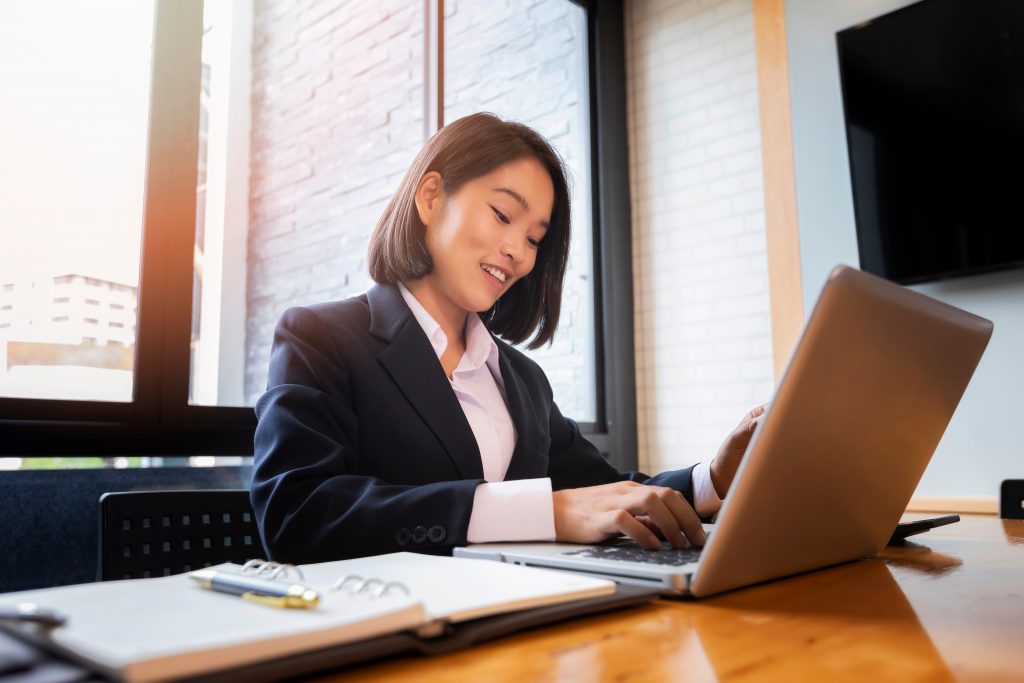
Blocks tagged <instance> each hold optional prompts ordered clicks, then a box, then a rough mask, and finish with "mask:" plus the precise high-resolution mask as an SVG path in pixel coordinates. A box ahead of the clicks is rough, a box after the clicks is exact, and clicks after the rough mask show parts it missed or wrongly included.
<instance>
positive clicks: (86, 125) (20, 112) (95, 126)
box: [0, 0, 153, 286]
mask: <svg viewBox="0 0 1024 683" xmlns="http://www.w3.org/2000/svg"><path fill="white" fill-rule="evenodd" d="M152 27H153V3H152V2H151V1H150V2H146V1H143V0H116V1H113V0H103V1H102V2H81V1H80V0H77V1H72V0H61V1H57V0H4V1H3V2H0V280H2V281H11V280H16V279H21V278H24V277H32V276H35V277H37V278H39V277H42V278H48V277H50V276H52V275H58V274H62V273H70V272H76V273H81V274H83V275H90V276H93V277H99V278H102V279H106V280H113V281H115V282H122V283H124V284H128V285H132V286H136V285H137V284H138V268H139V248H140V236H141V232H142V225H141V220H142V199H143V195H142V193H143V186H144V180H145V178H144V175H145V154H146V132H147V124H148V118H149V116H148V112H149V80H150V60H151V44H152V33H153V28H152Z"/></svg>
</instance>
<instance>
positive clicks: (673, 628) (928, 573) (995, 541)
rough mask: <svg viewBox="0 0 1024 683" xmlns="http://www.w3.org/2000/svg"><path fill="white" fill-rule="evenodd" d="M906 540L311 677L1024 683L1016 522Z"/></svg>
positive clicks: (1023, 546) (965, 523) (1023, 583)
mask: <svg viewBox="0 0 1024 683" xmlns="http://www.w3.org/2000/svg"><path fill="white" fill-rule="evenodd" d="M921 516H923V515H916V518H919V517H921ZM913 518H915V516H910V515H908V517H907V519H913ZM916 538H917V539H919V540H917V541H916V542H914V543H908V544H907V546H906V547H902V548H888V549H886V550H885V552H884V553H883V554H882V556H881V557H880V558H874V559H869V560H862V561H859V562H854V563H850V564H846V565H842V566H839V567H835V568H832V569H828V570H825V571H819V572H812V573H810V574H805V575H803V576H799V577H794V578H790V579H786V580H782V581H776V582H773V583H769V584H765V585H763V586H758V587H754V588H748V589H745V590H741V591H735V592H733V593H729V594H726V595H722V596H718V597H716V598H711V599H708V600H702V601H692V600H660V601H658V602H655V603H652V604H651V605H649V606H645V607H639V608H634V609H631V610H627V611H623V612H617V613H613V614H609V615H606V616H602V617H595V618H591V619H584V620H579V621H574V622H570V623H567V624H561V625H555V626H550V627H548V628H544V629H540V630H536V631H531V632H529V633H525V634H522V635H517V636H512V637H508V638H503V639H500V640H497V641H494V642H491V643H487V644H484V645H481V646H478V647H476V648H473V649H471V650H468V651H465V652H460V653H456V654H453V655H448V656H444V657H436V658H423V657H403V658H400V659H397V660H395V661H390V662H382V663H378V664H372V665H368V666H363V667H357V668H354V669H348V670H345V671H343V672H342V673H338V674H332V675H330V676H325V677H324V678H323V680H329V681H339V682H340V681H393V680H415V681H417V682H419V681H451V682H453V683H455V682H458V683H463V682H465V681H486V682H487V683H495V682H497V681H597V680H606V681H630V682H632V681H668V680H680V681H787V682H789V681H797V682H799V681H827V682H828V683H835V682H837V681H905V682H911V681H930V682H932V681H936V682H937V681H959V680H964V681H1000V682H1001V681H1024V521H1010V520H1006V521H1003V520H999V519H997V518H995V517H991V516H984V515H972V516H966V515H965V516H964V518H963V520H962V521H961V522H960V523H959V524H954V525H952V526H948V527H943V528H941V529H936V530H934V531H931V532H928V533H927V534H924V535H922V536H918V537H916Z"/></svg>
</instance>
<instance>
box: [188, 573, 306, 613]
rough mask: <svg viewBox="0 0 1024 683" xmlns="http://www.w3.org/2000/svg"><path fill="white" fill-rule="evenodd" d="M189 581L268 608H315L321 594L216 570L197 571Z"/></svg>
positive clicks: (301, 587) (190, 575) (281, 583)
mask: <svg viewBox="0 0 1024 683" xmlns="http://www.w3.org/2000/svg"><path fill="white" fill-rule="evenodd" d="M189 578H191V579H192V580H193V581H195V582H196V583H198V584H199V585H200V586H202V587H203V588H205V589H207V590H212V591H217V592H218V593H228V594H229V595H237V596H239V597H240V598H242V599H243V600H249V601H250V602H256V603H259V604H261V605H269V606H271V607H298V608H307V609H308V608H311V607H316V606H317V604H319V602H320V595H319V594H318V593H317V592H316V591H315V590H313V589H312V588H306V587H305V586H302V585H300V584H297V583H286V582H284V581H276V580H274V579H262V578H257V577H255V576H242V575H240V574H232V573H231V572H223V571H217V570H215V569H199V570H197V571H194V572H192V573H190V574H189Z"/></svg>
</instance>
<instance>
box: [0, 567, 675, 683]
mask: <svg viewBox="0 0 1024 683" xmlns="http://www.w3.org/2000/svg"><path fill="white" fill-rule="evenodd" d="M243 566H247V567H248V568H247V569H246V570H245V571H244V572H243V571H242V567H243ZM301 569H302V573H303V574H304V575H305V579H303V581H302V583H303V584H306V583H308V584H309V587H311V590H317V591H318V592H319V594H320V601H319V605H318V606H317V607H316V608H315V609H291V610H272V611H268V610H265V609H264V608H263V607H262V606H259V605H254V604H252V603H251V602H250V601H247V600H225V599H222V598H223V596H219V597H211V595H210V593H209V591H206V590H202V589H201V588H200V587H198V586H196V585H195V579H194V578H192V577H190V576H188V575H172V576H166V577H160V578H154V579H129V580H125V581H108V582H101V583H93V584H83V585H79V586H62V587H60V588H53V589H41V590H37V591H25V592H22V593H14V594H8V595H5V596H3V598H4V599H3V600H0V609H2V608H5V607H6V608H14V607H16V606H17V604H18V603H23V602H33V603H36V604H41V605H47V606H50V607H53V608H54V609H59V610H60V612H61V614H64V615H66V616H67V621H66V622H65V623H64V624H63V625H62V626H54V627H52V628H45V629H40V628H39V625H38V624H36V623H31V622H28V623H26V622H25V621H24V620H20V619H0V632H12V633H15V634H17V635H18V636H19V637H23V638H25V639H26V640H28V641H29V642H31V643H33V644H35V645H38V646H39V647H41V648H45V649H48V650H51V651H53V652H57V653H59V654H62V655H68V656H73V657H74V658H75V659H76V660H78V661H81V662H84V663H87V664H88V665H89V666H91V667H93V668H94V669H95V670H97V671H100V672H102V673H104V674H105V675H107V676H109V677H112V678H117V679H118V680H122V681H125V682H126V683H158V682H161V681H167V680H172V679H181V678H193V677H194V678H200V677H201V678H203V679H217V680H220V681H222V682H225V683H226V682H228V681H236V680H248V679H249V678H261V676H262V680H266V675H267V674H266V672H267V671H273V672H276V673H277V674H278V675H280V676H281V677H285V676H294V675H295V674H297V673H303V672H311V671H313V670H316V669H319V668H323V667H327V666H338V665H341V664H345V663H353V662H356V661H362V660H365V659H366V658H368V657H374V656H383V655H387V654H398V653H403V652H423V653H434V652H437V653H440V652H447V651H452V650H455V649H459V648H463V647H467V646H469V645H472V644H473V643H475V642H479V641H481V640H486V639H490V638H494V637H496V636H498V635H503V634H505V633H512V632H514V631H518V630H522V629H523V628H528V627H530V626H534V625H540V624H544V623H551V622H554V621H558V620H561V619H565V618H569V617H573V616H578V615H582V614H589V613H592V612H595V611H601V610H604V609H610V608H612V607H618V606H624V604H635V603H637V602H638V601H640V600H639V599H633V598H630V600H629V601H628V602H626V603H623V602H622V600H620V599H619V598H617V597H616V596H615V584H614V583H612V582H611V581H605V580H603V579H594V578H589V577H581V576H577V575H573V574H569V573H562V572H549V571H543V570H539V569H532V568H529V567H518V566H515V565H508V564H502V563H499V562H483V561H480V560H468V559H462V558H454V557H434V556H430V555H417V554H415V553H394V554H390V555H376V556H372V557H365V558H357V559H352V560H336V561H334V562H324V563H319V564H308V565H303V566H302V568H301ZM207 571H208V572H210V571H212V572H216V573H229V574H234V575H236V576H237V577H238V578H243V577H244V578H247V579H250V580H252V579H257V578H258V579H259V580H260V581H261V582H263V583H269V582H271V581H277V582H279V583H281V584H282V585H285V586H287V585H288V584H289V583H292V580H291V579H288V580H287V581H281V578H280V577H281V575H282V574H283V573H284V572H285V571H290V570H289V569H286V568H284V566H283V565H280V564H271V563H269V562H265V561H259V562H252V563H246V565H238V564H230V563H226V564H221V565H217V566H215V567H211V568H209V569H208V570H207ZM260 571H262V572H263V575H262V576H257V574H256V573H257V572H260ZM273 572H278V574H277V576H278V578H277V579H270V578H269V574H271V573H273ZM332 582H333V584H334V589H333V590H332V589H331V585H332ZM356 596H358V597H356ZM656 596H657V593H656V592H655V591H647V592H645V593H644V595H643V596H642V600H647V599H650V598H653V597H656ZM376 598H380V599H376ZM140 605H145V609H146V615H147V617H148V618H149V619H152V620H153V622H154V623H158V624H159V625H160V628H159V633H160V637H159V638H154V637H153V629H152V628H145V627H144V625H143V624H140V622H139V614H140V608H139V606H140ZM297 667H298V668H297ZM242 672H244V674H243V673H242Z"/></svg>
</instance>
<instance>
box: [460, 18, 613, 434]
mask: <svg viewBox="0 0 1024 683" xmlns="http://www.w3.org/2000/svg"><path fill="white" fill-rule="evenodd" d="M444 46H445V54H444V118H445V121H453V120H455V119H457V118H459V117H461V116H465V115H467V114H471V113H473V112H478V111H490V112H493V113H495V114H497V115H499V116H501V117H502V118H506V119H512V120H516V121H521V122H522V123H525V124H527V125H529V126H531V127H533V128H535V129H536V130H538V131H539V132H540V133H541V134H543V135H544V136H546V137H547V138H548V140H550V141H551V143H552V144H553V145H554V147H555V148H556V149H557V150H558V151H559V153H560V154H561V155H562V157H563V158H564V159H565V161H566V163H567V165H568V167H569V171H570V179H569V184H570V192H571V199H572V205H573V211H572V226H573V238H572V245H571V252H570V255H569V268H568V271H567V272H566V277H565V290H564V292H563V295H562V314H561V319H560V322H559V327H558V332H557V333H556V335H555V339H554V343H553V344H552V345H550V346H545V347H542V348H540V349H538V350H536V351H527V353H528V354H529V355H530V356H531V357H532V358H534V360H536V361H537V362H538V363H539V364H540V365H541V366H542V367H543V368H544V372H545V373H546V374H547V376H548V379H549V380H550V381H551V385H552V388H553V390H554V393H555V400H556V401H557V402H558V405H559V407H560V408H561V410H562V412H563V413H564V414H565V415H567V416H569V417H572V418H574V419H576V420H580V421H583V422H593V421H595V420H596V412H597V407H596V406H597V403H596V400H597V399H596V391H595V380H596V374H595V369H594V368H595V353H596V345H595V341H594V277H593V251H592V244H591V242H592V240H591V237H592V218H591V211H590V208H591V207H590V203H591V192H590V188H591V181H590V106H589V95H588V88H587V84H588V64H587V61H588V60H587V30H586V12H585V10H584V9H583V8H581V7H579V6H578V5H576V4H575V3H572V2H570V1H569V0H540V2H535V3H531V4H530V5H529V7H527V6H525V5H523V4H521V3H495V2H479V1H478V0H446V2H445V25H444Z"/></svg>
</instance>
